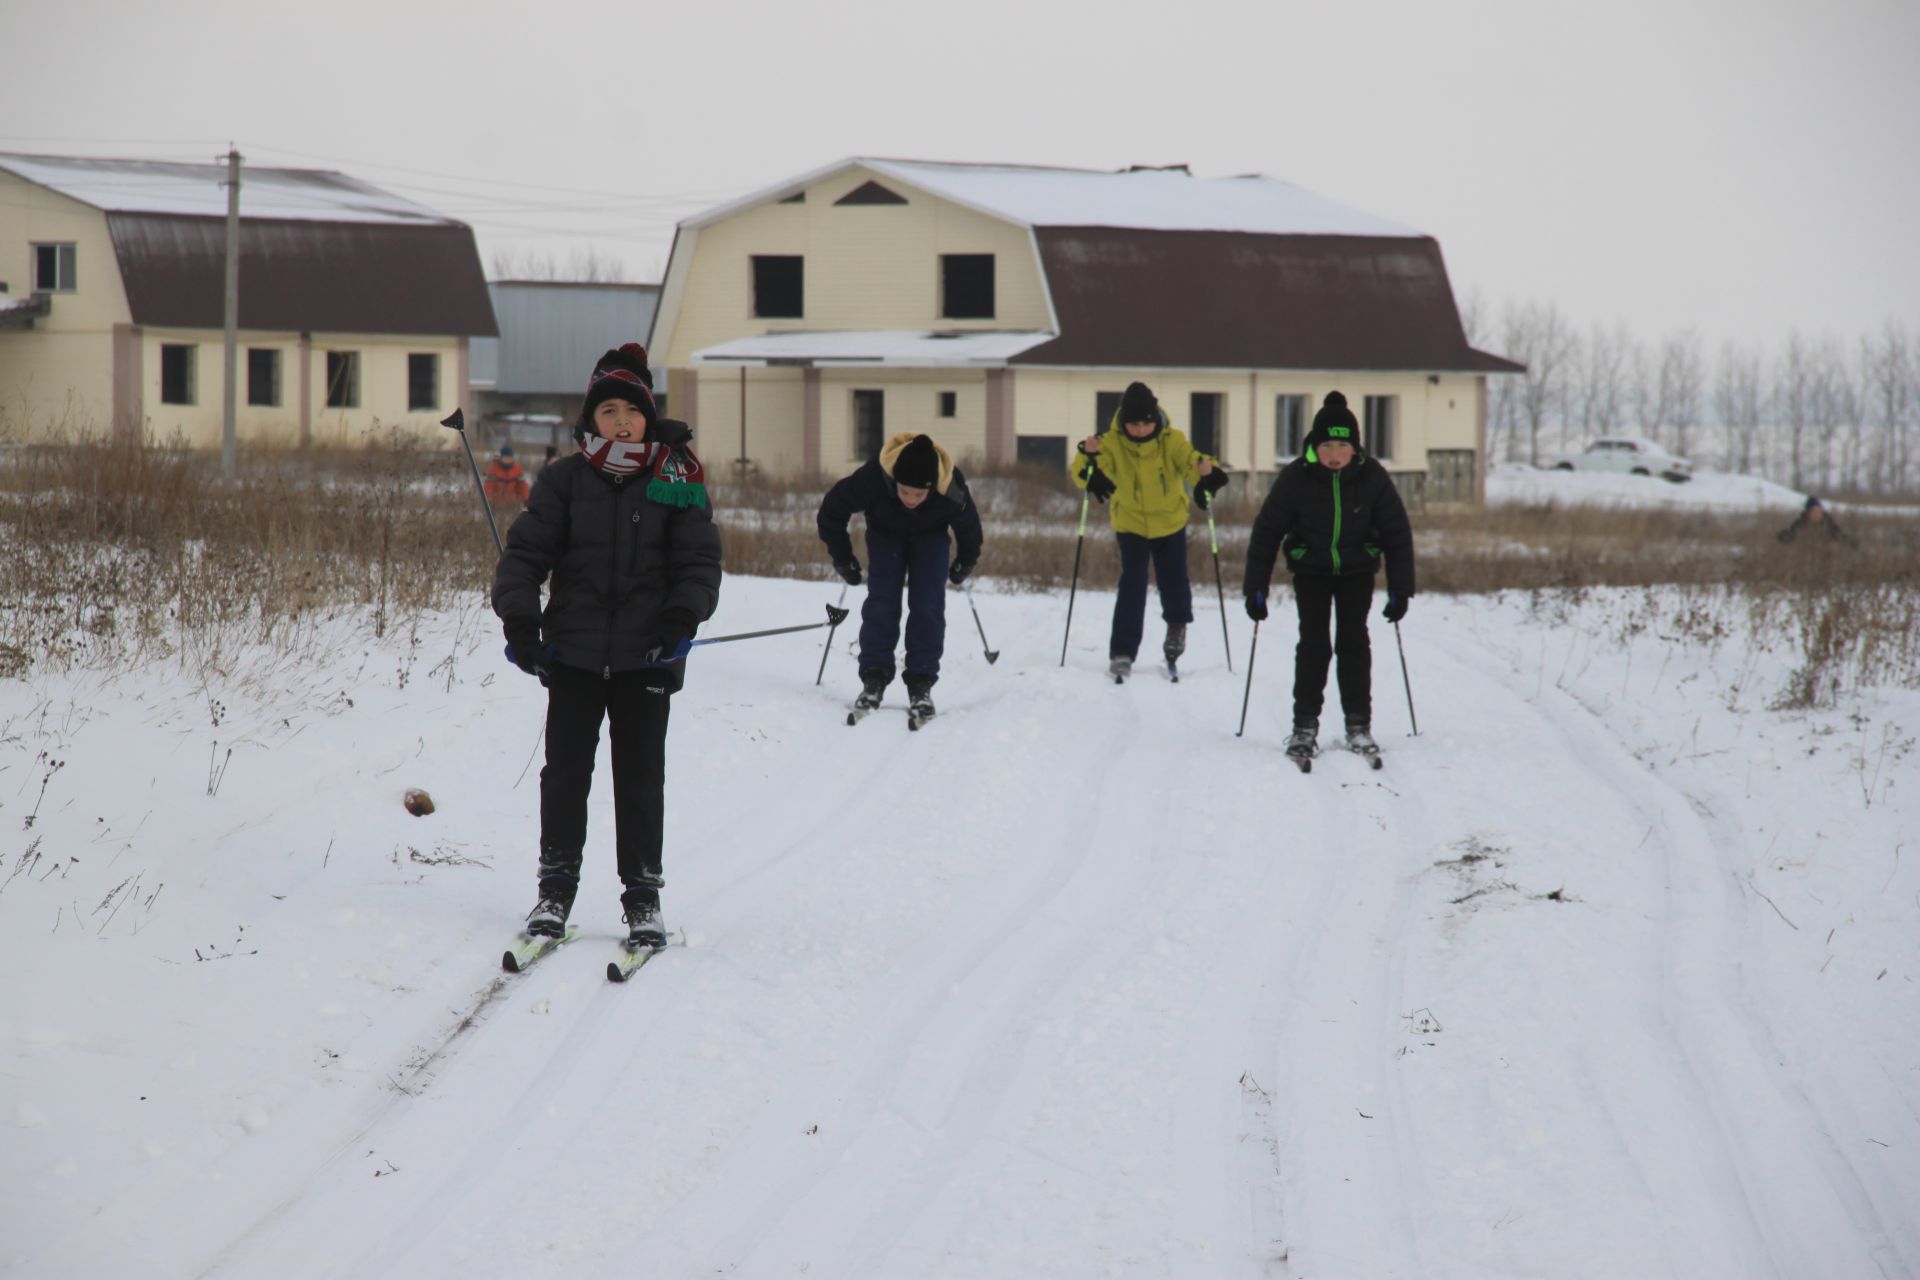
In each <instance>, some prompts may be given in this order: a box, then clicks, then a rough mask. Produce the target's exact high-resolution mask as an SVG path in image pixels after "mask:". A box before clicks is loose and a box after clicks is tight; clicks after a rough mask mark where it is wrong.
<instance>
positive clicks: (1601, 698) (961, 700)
mask: <svg viewBox="0 0 1920 1280" xmlns="http://www.w3.org/2000/svg"><path fill="white" fill-rule="evenodd" d="M831 598H833V590H832V589H830V588H828V587H826V586H823V585H819V584H802V583H795V582H786V581H771V580H756V579H746V578H733V579H730V580H729V581H728V583H727V585H726V588H725V591H724V593H723V602H722V607H721V613H720V615H719V616H718V617H717V618H716V619H715V620H714V622H713V623H712V624H711V625H710V626H709V628H708V634H721V633H724V632H730V631H739V630H749V629H754V628H759V627H766V626H777V625H782V624H788V623H794V622H802V621H807V620H810V619H811V618H813V617H815V616H818V614H819V612H820V609H821V605H822V604H823V603H824V602H825V601H826V600H828V599H831ZM1111 599H1112V597H1111V595H1110V594H1101V593H1098V592H1095V593H1086V592H1083V593H1082V594H1081V596H1080V598H1079V601H1078V603H1077V605H1076V608H1075V629H1074V635H1073V643H1072V647H1071V651H1070V653H1069V654H1068V661H1067V665H1066V667H1065V669H1064V670H1063V669H1062V668H1061V667H1060V666H1059V656H1060V639H1061V624H1062V621H1063V617H1064V614H1065V607H1064V606H1065V601H1064V598H1063V597H1062V596H1059V595H1050V596H1049V595H1002V594H997V593H994V592H993V591H991V590H990V589H987V590H982V591H981V592H980V593H979V594H978V603H979V606H980V609H981V613H982V616H983V618H984V620H985V622H986V626H987V629H988V635H989V637H990V639H991V640H992V642H993V643H994V644H995V645H996V646H997V647H998V648H999V649H1000V650H1001V651H1002V656H1001V658H1000V660H999V662H998V663H997V664H994V665H991V666H990V665H988V664H987V663H986V662H985V661H984V660H983V657H982V654H981V650H980V647H979V645H978V644H977V636H976V634H975V633H974V631H973V630H972V619H971V617H970V616H969V614H968V613H967V612H966V609H965V604H964V600H963V598H962V597H960V596H958V595H955V596H952V597H950V604H949V619H950V622H951V623H952V625H951V626H950V629H949V637H950V645H949V654H948V666H947V673H946V676H945V678H944V679H943V681H942V683H941V684H940V686H939V687H938V689H937V690H936V692H937V694H938V695H939V701H940V706H941V714H940V718H939V719H938V720H937V721H936V722H935V723H934V724H932V725H931V726H929V727H928V728H927V729H926V730H924V731H923V732H920V733H917V734H909V733H908V732H907V730H906V728H905V717H904V715H902V714H900V713H899V712H898V711H897V710H896V711H892V712H890V713H882V714H880V715H877V716H875V717H872V718H870V719H868V720H867V721H866V722H865V723H863V724H861V725H860V726H858V727H857V728H852V729H849V728H847V727H846V726H845V724H844V723H843V719H842V711H843V707H844V701H845V699H847V698H848V697H850V696H851V694H852V693H853V692H854V679H853V666H852V661H851V659H850V657H848V656H847V654H846V647H847V644H846V642H847V641H848V640H849V638H850V637H849V636H848V634H847V632H846V630H844V629H843V630H842V632H841V634H840V636H839V637H838V640H837V641H836V644H835V649H836V654H835V656H834V658H833V660H832V661H831V662H830V664H829V667H828V675H827V681H826V683H825V685H824V686H822V687H819V688H816V687H814V685H813V683H812V681H813V675H814V670H815V666H816V664H817V662H818V659H819V655H820V641H821V638H822V637H821V633H819V632H813V633H810V634H802V635H798V636H789V637H781V638H776V639H770V640H764V641H754V642H748V643H742V644H737V645H723V646H715V647H713V648H708V649H702V650H700V651H698V653H697V656H696V657H695V659H694V660H693V670H692V672H691V674H690V676H689V680H688V687H687V690H686V692H685V693H684V694H683V695H681V696H680V697H679V698H677V699H676V701H675V706H674V723H673V727H672V731H671V737H670V748H669V785H670V788H671V799H670V805H669V812H668V818H667V876H668V888H667V891H666V899H665V900H666V909H667V918H668V923H669V924H670V925H671V926H675V927H677V928H679V929H681V930H683V931H684V940H685V945H683V946H677V947H675V948H673V949H671V950H669V951H668V952H666V953H664V954H663V955H661V956H660V957H659V958H658V959H656V960H655V961H654V962H653V963H652V964H651V965H650V966H649V967H648V968H647V969H646V970H645V971H644V972H642V973H641V974H639V975H638V976H637V977H636V978H635V979H634V981H633V982H631V983H629V984H628V985H626V986H624V987H616V986H612V985H610V984H608V983H607V982H606V981H605V979H604V977H603V972H604V969H605V963H606V961H607V959H608V958H609V953H610V952H611V951H612V949H613V947H614V939H615V938H616V936H617V935H618V933H619V930H620V926H619V918H618V904H617V901H616V894H617V891H618V886H617V882H616V881H615V879H614V874H613V866H612V863H613V859H612V852H611V814H610V812H609V810H608V809H607V805H606V799H605V797H606V795H607V780H606V778H605V776H604V762H603V774H602V776H601V777H600V778H599V779H598V781H597V782H596V790H595V796H596V798H595V801H594V809H593V821H594V823H595V826H594V830H593V835H592V838H591V841H590V847H589V853H588V859H587V875H586V882H585V884H584V886H583V890H582V894H581V900H580V903H579V906H578V908H577V910H576V918H577V920H578V921H579V922H580V923H581V924H582V925H584V926H585V929H586V934H585V937H584V938H583V939H582V940H580V941H579V942H576V943H575V944H573V945H572V946H571V947H569V948H567V949H565V950H562V951H560V952H558V953H556V954H555V955H554V956H552V957H550V958H549V959H547V960H545V961H543V962H542V963H541V964H540V965H539V966H538V967H536V968H535V969H534V970H532V971H531V972H530V973H528V974H525V975H523V976H520V977H517V978H513V979H506V980H503V979H500V978H498V977H496V970H497V965H498V957H499V953H500V951H501V950H502V947H503V945H504V943H505V941H506V939H507V938H508V936H509V935H510V934H511V932H512V931H513V929H514V928H515V927H516V926H517V924H518V921H519V919H520V917H521V916H522V915H523V914H524V912H525V911H526V910H527V908H528V907H529V905H531V902H532V899H533V862H534V841H535V832H536V820H535V810H536V793H537V780H538V771H539V770H538V764H537V762H535V763H534V764H533V765H532V767H531V768H530V767H529V761H530V758H531V757H532V753H533V752H534V751H535V749H536V746H537V741H536V735H537V734H538V731H539V726H540V718H541V713H542V707H543V700H542V694H541V691H540V689H539V687H538V686H537V685H536V684H535V683H534V682H533V681H531V680H529V679H527V678H525V677H523V676H521V675H520V674H519V673H517V672H516V671H514V670H512V669H511V668H509V667H507V666H506V665H505V664H504V663H502V662H501V661H500V659H499V641H498V638H497V634H496V631H495V629H494V626H493V624H492V621H491V618H490V617H489V616H487V615H484V614H481V613H479V612H478V611H477V610H476V611H468V612H465V613H448V614H445V615H441V616H436V617H433V618H431V619H429V620H428V621H427V622H426V623H425V624H424V625H423V626H422V627H421V628H420V629H419V630H418V631H417V632H412V633H401V634H394V635H389V636H388V637H387V638H385V639H384V640H381V641H378V642H374V641H370V640H369V639H368V638H367V636H368V632H367V630H366V629H365V628H364V627H356V626H350V625H348V624H346V623H339V624H336V626H337V628H338V629H337V630H335V631H331V632H321V633H316V634H314V635H313V636H312V637H311V641H312V643H311V644H310V645H309V646H308V647H307V648H306V650H305V651H304V654H303V656H301V657H299V658H297V659H295V658H286V657H276V656H273V655H271V654H268V653H265V652H260V653H255V654H252V655H250V656H249V655H244V654H243V655H241V656H239V657H237V658H235V659H233V660H231V661H229V662H228V664H227V666H226V669H225V670H224V671H223V672H221V673H218V674H217V675H216V676H215V677H214V678H213V679H212V682H211V683H209V684H206V685H204V686H203V685H201V684H200V683H198V682H197V681H195V680H194V679H191V678H189V677H188V676H187V675H185V674H183V673H182V672H181V671H179V670H178V669H176V668H164V669H162V668H155V669H147V670H142V671H139V672H137V673H134V674H130V675H121V676H118V677H115V678H111V679H102V678H97V677H87V676H74V677H70V678H60V677H43V676H36V677H35V678H34V679H32V680H31V681H30V682H26V683H23V682H20V681H9V682H6V683H4V684H0V858H3V859H4V861H0V939H3V941H0V963H4V965H5V969H6V972H7V973H8V974H9V975H11V978H10V981H9V982H8V984H7V989H6V994H5V996H4V997H0V1133H4V1135H5V1140H4V1142H0V1273H3V1274H6V1275H9V1276H21V1277H34V1278H36V1280H38V1278H41V1277H80V1276H85V1277H97V1276H131V1275H140V1276H162V1277H176V1276H178V1277H188V1276H212V1277H242V1276H246V1277H252V1276H273V1277H284V1276H322V1275H325V1276H348V1275H351V1276H394V1277H401V1276H406V1277H413V1276H430V1277H438V1276H444V1277H462V1278H464V1277H470V1276H474V1275H507V1274H511V1275H516V1276H542V1275H551V1276H575V1277H577V1276H595V1275H614V1274H623V1275H630V1274H635V1273H641V1274H648V1275H658V1276H672V1277H681V1276H686V1277H692V1276H702V1275H736V1276H753V1277H758V1276H802V1275H805V1276H814V1277H840V1276H849V1277H898V1276H949V1277H1002V1276H1072V1277H1079V1276H1109V1275H1111V1276H1125V1277H1132V1276H1179V1277H1215V1276H1219V1277H1239V1276H1245V1277H1258V1276H1296V1277H1390V1276H1399V1277H1422V1278H1426V1277H1442V1276H1458V1277H1477V1276H1516V1277H1518V1276H1526V1277H1571V1276H1596V1277H1613V1276H1629V1275H1631V1276H1650V1275H1667V1276H1687V1277H1806V1276H1823V1277H1827V1276H1833V1277H1843V1276H1844V1277H1854V1276H1861V1277H1865V1276H1912V1275H1915V1274H1916V1273H1920V1213H1916V1211H1915V1209H1916V1206H1920V989H1917V988H1916V985H1915V980H1916V978H1920V847H1916V846H1915V844H1914V841H1913V837H1912V834H1911V833H1912V832H1914V831H1916V830H1920V808H1916V805H1917V804H1920V800H1916V796H1915V788H1914V787H1913V786H1912V783H1913V781H1914V779H1915V755H1914V738H1915V732H1916V729H1920V692H1916V691H1914V690H1911V689H1904V690H1893V689H1887V690H1877V691H1868V692H1867V693H1864V694H1861V695H1858V696H1854V697H1850V698H1848V699H1847V700H1845V701H1844V702H1843V704H1842V705H1840V706H1837V707H1834V708H1830V709H1824V710H1819V711H1813V712H1786V711H1779V710H1773V709H1770V707H1771V705H1772V704H1773V702H1774V700H1775V695H1776V694H1777V693H1778V692H1779V690H1780V689H1781V688H1782V687H1784V686H1785V685H1786V683H1787V680H1788V676H1789V673H1790V671H1791V669H1792V666H1793V655H1792V653H1791V652H1790V651H1789V646H1788V645H1787V644H1786V643H1785V642H1784V640H1783V641H1782V642H1780V643H1777V644H1772V645H1769V646H1755V645H1754V644H1752V643H1750V642H1749V640H1748V639H1746V638H1745V636H1744V632H1743V631H1742V630H1741V629H1739V628H1738V627H1737V626H1736V627H1735V628H1734V629H1733V631H1732V633H1731V634H1730V635H1729V636H1727V637H1726V638H1723V639H1721V640H1719V641H1716V642H1712V643H1708V642H1704V641H1698V640H1689V639H1686V638H1685V637H1684V636H1683V635H1682V634H1681V633H1680V631H1679V630H1678V629H1677V625H1678V624H1671V625H1670V619H1669V616H1668V614H1669V608H1670V605H1669V603H1668V602H1666V598H1665V597H1663V596H1662V595H1661V594H1660V593H1654V594H1652V595H1649V594H1647V593H1644V592H1617V593H1607V592H1594V593H1589V594H1588V595H1587V596H1586V597H1585V600H1584V603H1582V604H1581V605H1580V606H1579V608H1578V609H1576V610H1572V611H1560V612H1556V611H1555V610H1554V609H1553V608H1552V607H1548V608H1545V609H1543V610H1540V611H1538V612H1536V611H1533V610H1532V609H1531V608H1530V606H1529V604H1528V602H1527V601H1526V600H1525V599H1524V598H1522V597H1519V596H1514V597H1509V598H1503V599H1500V600H1493V601H1489V600H1469V599H1457V600H1456V599H1444V598H1437V597H1422V598H1420V599H1419V600H1417V601H1416V602H1415V605H1414V608H1413V610H1412V611H1411V613H1410V614H1409V616H1408V620H1407V622H1406V623H1405V624H1404V628H1403V630H1404V638H1405V642H1406V654H1407V662H1408V665H1409V668H1410V670H1411V676H1412V681H1413V693H1414V698H1415V705H1416V707H1417V711H1418V718H1419V725H1420V730H1421V732H1420V734H1419V736H1417V737H1414V736H1410V735H1409V732H1408V730H1409V727H1410V725H1409V719H1408V708H1407V700H1406V697H1405V695H1404V694H1403V691H1402V688H1401V681H1400V670H1399V663H1398V659H1397V657H1396V654H1395V650H1394V646H1393V633H1392V631H1391V630H1390V629H1386V628H1384V627H1382V626H1381V625H1380V624H1378V623H1377V622H1376V624H1375V633H1374V634H1375V646H1376V651H1375V673H1376V694H1377V699H1376V706H1377V712H1376V717H1375V724H1376V730H1377V732H1378V735H1379V737H1380V738H1381V740H1382V742H1383V744H1384V745H1385V747H1386V750H1387V760H1388V762H1387V767H1386V769H1385V770H1384V771H1383V772H1381V773H1371V772H1369V771H1368V770H1366V769H1365V767H1364V765H1363V763H1362V762H1361V761H1360V760H1359V759H1357V758H1355V757H1352V756H1350V755H1347V754H1345V753H1343V752H1337V751H1336V752H1330V753H1329V754H1328V755H1326V756H1325V757H1324V758H1323V759H1322V760H1321V761H1320V762H1319V764H1318V766H1317V767H1316V769H1315V771H1314V773H1313V774H1312V776H1310V777H1305V776H1301V775H1300V774H1298V773H1297V772H1296V771H1295V770H1294V769H1293V768H1291V767H1290V766H1289V765H1287V764H1286V763H1285V761H1284V760H1283V759H1282V758H1281V756H1280V753H1279V746H1280V742H1281V739H1282V737H1283V736H1284V733H1285V729H1286V724H1287V720H1288V704H1287V688H1288V685H1289V679H1290V667H1291V662H1290V658H1291V646H1292V641H1293V627H1292V622H1291V611H1290V610H1284V609H1283V610H1280V611H1277V612H1276V614H1275V618H1274V620H1273V621H1272V622H1270V623H1268V624H1267V626H1266V627H1265V628H1264V629H1263V634H1262V635H1261V637H1260V647H1259V651H1258V655H1257V666H1256V674H1255V680H1254V682H1253V690H1252V709H1251V712H1250V714H1249V716H1248V720H1247V729H1246V734H1245V737H1244V738H1238V737H1236V736H1235V728H1236V723H1237V720H1238V716H1239V711H1240V703H1241V696H1242V692H1243V688H1244V685H1243V677H1244V674H1245V672H1246V669H1247V663H1248V661H1249V659H1250V657H1252V655H1250V654H1249V653H1248V641H1249V638H1250V632H1251V626H1250V624H1249V623H1248V622H1247V621H1246V620H1245V618H1244V617H1242V616H1239V615H1238V614H1237V613H1236V614H1235V616H1234V617H1233V618H1232V619H1231V629H1232V636H1233V660H1234V670H1233V671H1232V672H1229V671H1228V670H1227V669H1226V668H1225V666H1224V664H1223V660H1222V653H1221V647H1222V646H1221V633H1220V626H1219V616H1218V614H1217V612H1216V611H1215V607H1214V606H1213V605H1212V603H1211V602H1210V601H1209V602H1207V603H1205V605H1204V606H1203V609H1202V612H1201V614H1200V618H1199V621H1198V623H1197V624H1196V626H1195V627H1194V629H1193V647H1192V650H1191V652H1190V654H1189V660H1188V663H1187V667H1188V670H1187V674H1186V677H1185V678H1184V679H1183V680H1182V682H1181V683H1180V684H1179V685H1177V686H1176V685H1171V684H1168V683H1166V682H1165V681H1164V680H1163V679H1162V678H1160V677H1159V676H1158V675H1156V674H1154V673H1153V672H1151V671H1147V672H1144V673H1143V674H1142V675H1141V676H1140V677H1139V678H1137V679H1136V680H1135V681H1134V682H1133V683H1132V684H1130V685H1128V686H1126V687H1124V688H1116V687H1114V686H1113V685H1111V684H1110V683H1108V682H1107V681H1106V680H1105V679H1104V677H1103V676H1102V675H1101V674H1100V671H1101V668H1102V667H1103V666H1104V658H1105V625H1106V617H1107V613H1108V611H1109V609H1110V607H1111ZM1203 599H1204V597H1203ZM1673 612H1676V613H1677V612H1678V609H1677V606H1673ZM1728 613H1729V620H1730V622H1737V621H1738V619H1737V617H1736V616H1734V611H1733V610H1732V609H1729V610H1728ZM1685 630H1686V633H1687V634H1691V635H1698V634H1701V631H1700V620H1699V618H1698V617H1697V616H1696V617H1694V618H1693V619H1692V621H1691V622H1690V623H1689V624H1688V625H1687V627H1686V629H1685ZM1158 635H1159V628H1158V626H1157V625H1150V627H1149V642H1150V643H1152V642H1155V641H1157V639H1158ZM895 688H896V694H895V697H894V699H893V700H892V702H891V703H890V705H891V706H896V707H897V706H898V705H899V702H900V700H899V697H898V695H897V689H898V686H896V687H895ZM1330 718H1331V717H1330ZM603 756H604V752H603ZM408 787H423V788H425V789H426V790H428V791H429V792H430V793H431V794H432V796H433V798H434V799H435V801H436V802H437V803H438V805H439V811H438V812H436V813H434V814H432V815H431V816H428V817H424V818H415V817H412V816H410V815H409V814H408V813H407V812H406V811H405V810H404V809H403V808H402V805H401V796H402V793H403V791H404V790H405V789H406V788H408Z"/></svg>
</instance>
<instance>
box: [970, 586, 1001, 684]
mask: <svg viewBox="0 0 1920 1280" xmlns="http://www.w3.org/2000/svg"><path fill="white" fill-rule="evenodd" d="M967 608H969V609H972V610H973V625H974V626H976V627H979V628H980V648H981V650H982V651H984V652H985V653H986V655H987V665H988V666H992V665H993V664H994V663H995V662H997V661H998V660H999V658H1000V651H999V650H998V649H994V648H990V647H988V645H987V628H986V625H985V624H984V623H982V622H981V621H980V609H979V606H977V605H975V604H974V603H973V584H972V583H971V582H969V583H968V584H967Z"/></svg>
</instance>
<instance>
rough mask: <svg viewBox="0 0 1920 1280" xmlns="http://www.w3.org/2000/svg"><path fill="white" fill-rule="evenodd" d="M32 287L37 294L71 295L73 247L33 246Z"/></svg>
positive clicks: (55, 245)
mask: <svg viewBox="0 0 1920 1280" xmlns="http://www.w3.org/2000/svg"><path fill="white" fill-rule="evenodd" d="M33 287H34V290H35V291H36V292H39V293H72V292H73V290H74V287H75V284H74V247H73V246H72V245H70V244H36V245H35V246H33Z"/></svg>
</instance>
